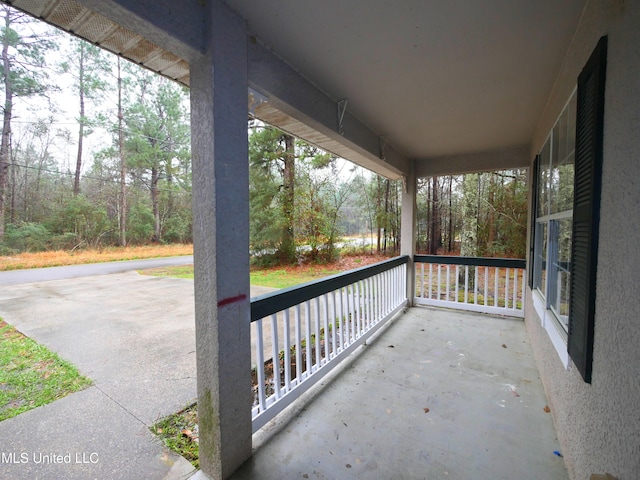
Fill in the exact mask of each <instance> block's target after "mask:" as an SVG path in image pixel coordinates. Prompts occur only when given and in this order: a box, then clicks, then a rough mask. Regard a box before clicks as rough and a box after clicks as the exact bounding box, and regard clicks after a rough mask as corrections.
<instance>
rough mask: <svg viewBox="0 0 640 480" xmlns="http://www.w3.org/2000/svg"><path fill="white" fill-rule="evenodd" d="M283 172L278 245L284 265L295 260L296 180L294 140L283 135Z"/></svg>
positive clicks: (289, 136)
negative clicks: (280, 224)
mask: <svg viewBox="0 0 640 480" xmlns="http://www.w3.org/2000/svg"><path fill="white" fill-rule="evenodd" d="M284 145H285V152H284V159H283V160H284V171H283V189H284V191H283V201H282V210H283V213H284V219H285V227H284V232H283V236H282V244H281V245H280V254H281V255H282V260H283V261H284V262H285V263H294V262H295V260H296V243H295V238H294V232H293V220H294V219H293V216H294V199H295V191H294V185H295V179H296V170H295V167H296V152H295V139H294V138H293V137H292V136H291V135H287V134H284Z"/></svg>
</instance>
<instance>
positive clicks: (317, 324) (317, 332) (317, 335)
mask: <svg viewBox="0 0 640 480" xmlns="http://www.w3.org/2000/svg"><path fill="white" fill-rule="evenodd" d="M314 303H315V307H316V311H315V314H314V315H313V319H314V327H313V328H314V332H313V333H314V334H315V339H316V341H315V344H316V345H315V346H316V368H320V353H321V352H320V298H319V297H316V298H314Z"/></svg>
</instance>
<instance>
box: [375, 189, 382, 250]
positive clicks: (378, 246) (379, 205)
mask: <svg viewBox="0 0 640 480" xmlns="http://www.w3.org/2000/svg"><path fill="white" fill-rule="evenodd" d="M381 182H382V180H381V179H380V177H376V226H377V229H378V231H377V242H376V253H380V252H381V251H382V249H381V243H380V242H381V238H380V236H381V233H382V226H381V223H382V222H381V221H380V220H381V219H380V217H381V216H382V215H381V208H382V183H381Z"/></svg>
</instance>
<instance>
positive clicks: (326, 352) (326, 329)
mask: <svg viewBox="0 0 640 480" xmlns="http://www.w3.org/2000/svg"><path fill="white" fill-rule="evenodd" d="M322 298H323V299H324V317H323V320H324V325H323V328H324V363H327V362H328V361H329V345H330V343H331V342H330V341H329V340H330V338H331V336H330V334H329V294H328V293H327V294H324V295H323V296H322Z"/></svg>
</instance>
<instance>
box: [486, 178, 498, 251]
mask: <svg viewBox="0 0 640 480" xmlns="http://www.w3.org/2000/svg"><path fill="white" fill-rule="evenodd" d="M495 183H496V180H495V175H494V174H493V173H490V174H489V218H488V222H489V237H488V238H487V252H488V253H489V254H490V255H495V241H496V209H495V205H494V203H495V188H496V186H495Z"/></svg>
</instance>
